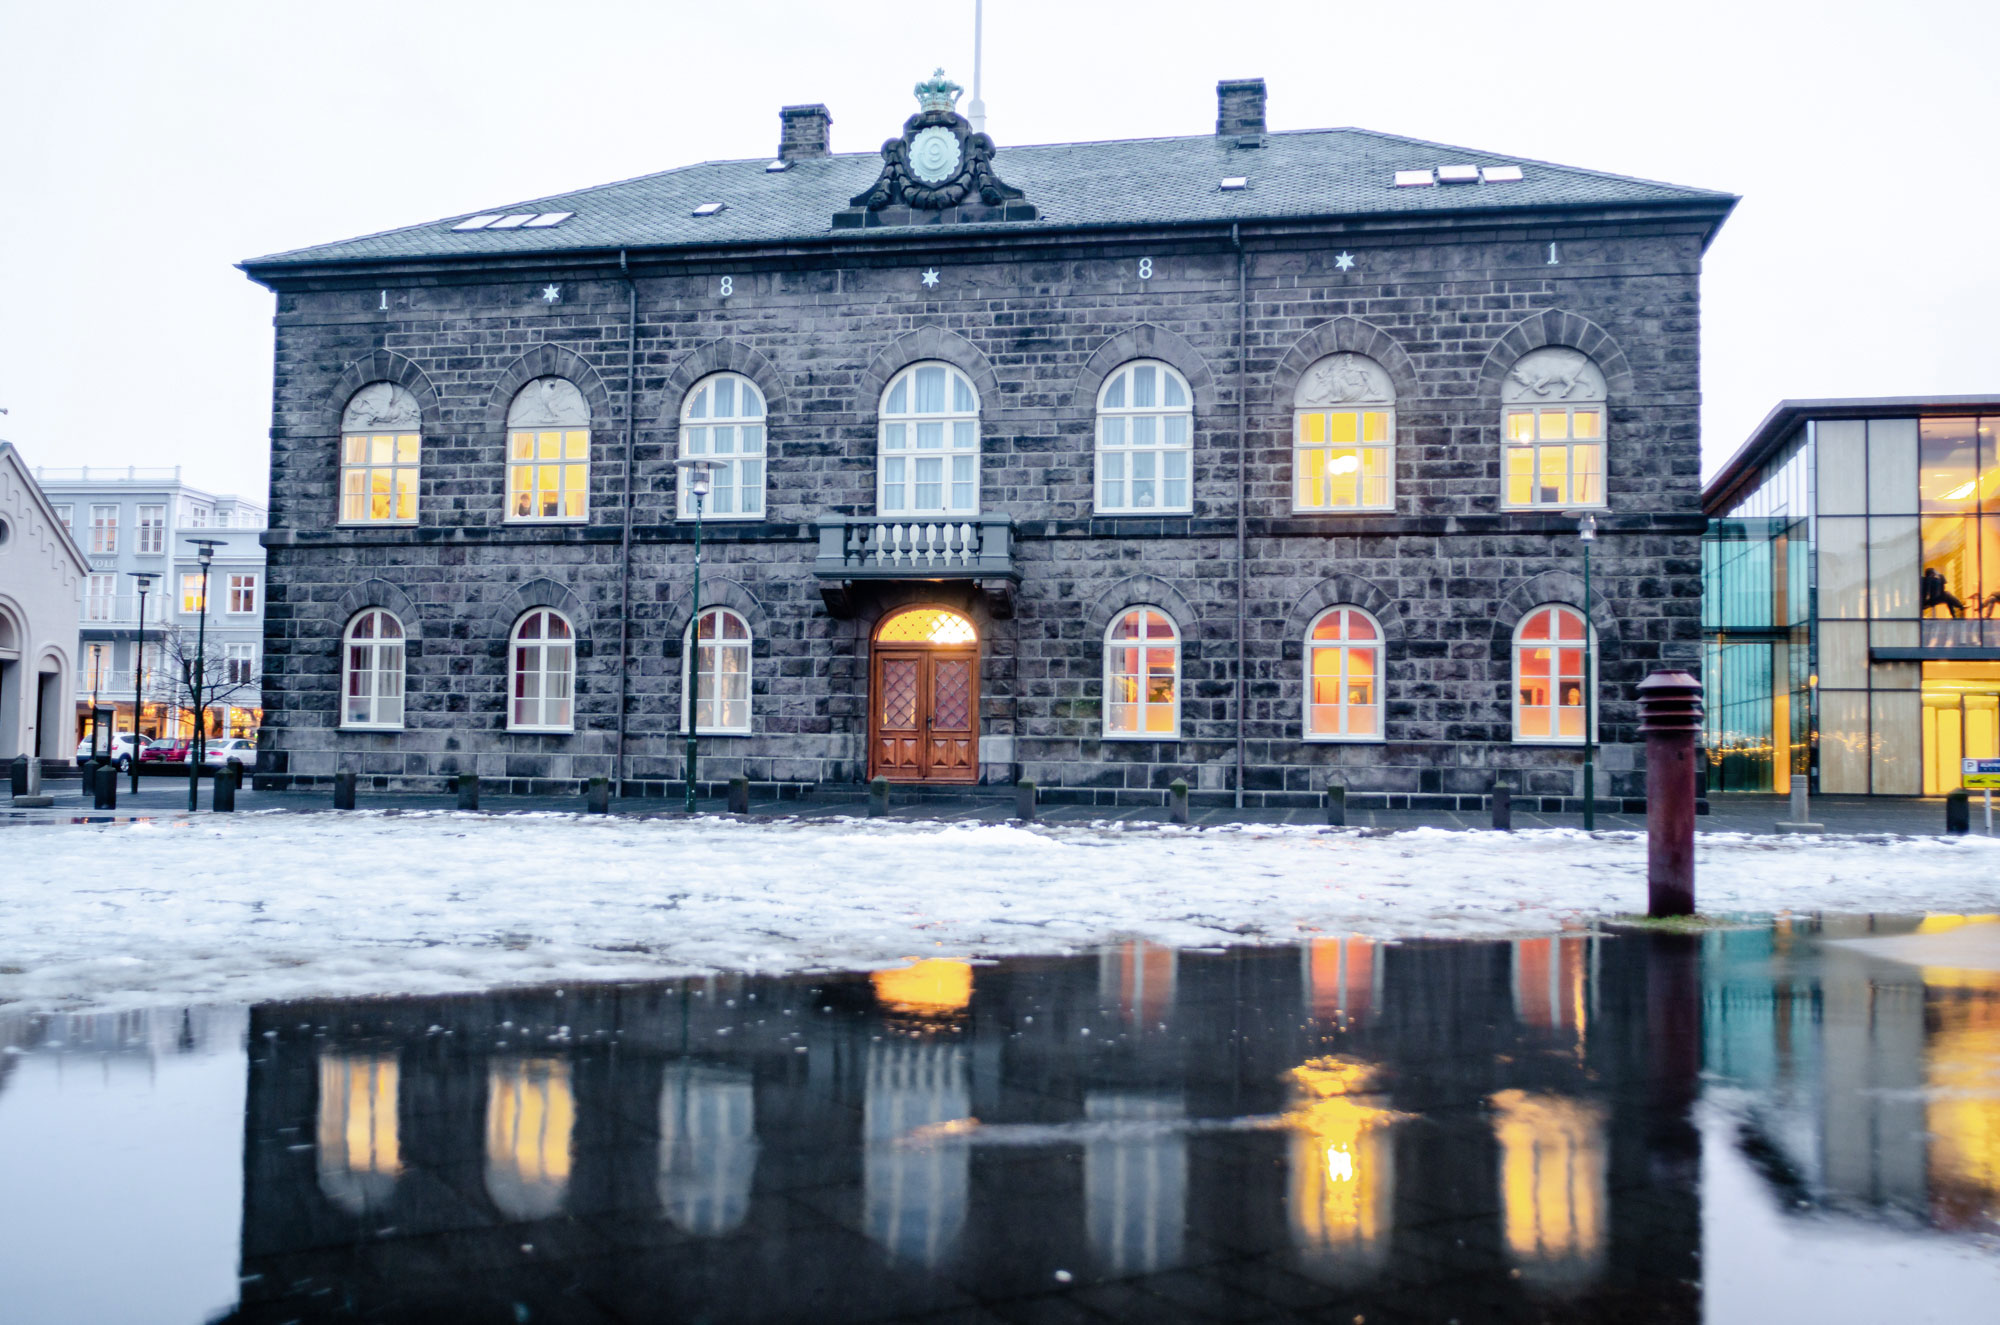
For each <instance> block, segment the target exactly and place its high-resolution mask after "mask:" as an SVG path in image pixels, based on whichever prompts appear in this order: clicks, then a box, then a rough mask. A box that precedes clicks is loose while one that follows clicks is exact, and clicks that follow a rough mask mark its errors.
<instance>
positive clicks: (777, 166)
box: [764, 161, 792, 175]
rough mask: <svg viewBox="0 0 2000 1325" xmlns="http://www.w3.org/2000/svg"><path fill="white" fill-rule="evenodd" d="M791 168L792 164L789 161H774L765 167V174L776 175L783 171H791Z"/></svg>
mask: <svg viewBox="0 0 2000 1325" xmlns="http://www.w3.org/2000/svg"><path fill="white" fill-rule="evenodd" d="M791 168H792V163H791V162H789V161H773V162H772V163H771V164H770V165H768V166H765V167H764V173H765V174H767V175H775V174H777V173H778V172H779V171H781V170H790V169H791Z"/></svg>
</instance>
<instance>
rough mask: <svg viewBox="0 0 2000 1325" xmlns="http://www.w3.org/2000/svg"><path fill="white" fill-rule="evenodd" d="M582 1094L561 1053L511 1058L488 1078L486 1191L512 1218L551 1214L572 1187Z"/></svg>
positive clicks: (533, 1217)
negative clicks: (572, 1159) (573, 1083)
mask: <svg viewBox="0 0 2000 1325" xmlns="http://www.w3.org/2000/svg"><path fill="white" fill-rule="evenodd" d="M575 1128H576V1095H575V1093H574V1091H573V1089H572V1087H571V1085H570V1072H569V1064H568V1063H566V1062H564V1061H563V1060H562V1059H560V1058H508V1059H502V1060H500V1061H498V1062H496V1063H495V1064H494V1065H493V1067H492V1069H491V1071H490V1072H489V1073H488V1074H487V1078H486V1193H487V1195H488V1196H491V1197H492V1198H493V1204H494V1205H495V1206H496V1207H498V1208H499V1210H500V1213H501V1214H503V1215H505V1216H506V1217H507V1218H509V1219H514V1220H530V1219H547V1218H548V1217H549V1216H551V1215H554V1214H556V1213H557V1212H558V1211H560V1210H561V1209H562V1206H563V1199H564V1197H565V1196H567V1195H568V1192H569V1174H570V1141H571V1136H572V1133H573V1132H574V1131H575Z"/></svg>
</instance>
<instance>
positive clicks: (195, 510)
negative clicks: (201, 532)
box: [188, 502, 208, 529]
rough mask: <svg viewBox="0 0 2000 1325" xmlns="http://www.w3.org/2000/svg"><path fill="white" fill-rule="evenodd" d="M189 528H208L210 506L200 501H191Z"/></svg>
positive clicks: (189, 505)
mask: <svg viewBox="0 0 2000 1325" xmlns="http://www.w3.org/2000/svg"><path fill="white" fill-rule="evenodd" d="M188 528H190V529H206V528H208V507H206V506H204V505H202V504H201V503H200V502H191V503H189V504H188Z"/></svg>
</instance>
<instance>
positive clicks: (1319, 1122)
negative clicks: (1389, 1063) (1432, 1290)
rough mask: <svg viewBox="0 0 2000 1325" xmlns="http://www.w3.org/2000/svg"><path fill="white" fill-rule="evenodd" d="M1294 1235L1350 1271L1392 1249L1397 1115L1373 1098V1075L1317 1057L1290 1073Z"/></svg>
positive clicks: (1360, 1066)
mask: <svg viewBox="0 0 2000 1325" xmlns="http://www.w3.org/2000/svg"><path fill="white" fill-rule="evenodd" d="M1290 1076H1291V1082H1290V1085H1291V1097H1292V1103H1291V1108H1290V1109H1289V1110H1288V1111H1287V1112H1286V1114H1285V1121H1286V1122H1287V1123H1289V1124H1290V1126H1291V1129H1292V1144H1291V1183H1290V1192H1289V1202H1290V1210H1291V1224H1292V1236H1293V1238H1294V1239H1295V1240H1296V1241H1297V1243H1298V1244H1299V1246H1300V1247H1301V1248H1303V1249H1304V1250H1305V1252H1306V1253H1307V1255H1308V1256H1311V1257H1313V1258H1315V1259H1319V1260H1324V1261H1330V1262H1333V1263H1335V1264H1337V1265H1340V1266H1344V1267H1346V1268H1349V1269H1353V1270H1365V1269H1371V1268H1374V1267H1376V1266H1379V1265H1380V1264H1381V1263H1382V1261H1383V1260H1384V1259H1385V1258H1386V1257H1387V1255H1388V1251H1389V1223H1390V1213H1391V1206H1392V1203H1393V1200H1394V1196H1395V1152H1394V1150H1393V1149H1392V1148H1391V1146H1390V1136H1389V1129H1390V1126H1391V1124H1393V1123H1394V1122H1396V1121H1397V1115H1396V1114H1395V1113H1394V1112H1393V1111H1391V1110H1390V1109H1389V1108H1387V1107H1386V1097H1385V1096H1383V1095H1380V1094H1377V1093H1374V1088H1375V1085H1376V1082H1375V1069H1374V1068H1372V1067H1370V1066H1368V1065H1367V1064H1365V1063H1358V1062H1355V1061H1353V1060H1352V1059H1345V1058H1315V1059H1312V1060H1311V1061H1309V1062H1306V1063H1303V1064H1301V1065H1300V1066H1298V1067H1295V1068H1293V1069H1292V1071H1291V1074H1290Z"/></svg>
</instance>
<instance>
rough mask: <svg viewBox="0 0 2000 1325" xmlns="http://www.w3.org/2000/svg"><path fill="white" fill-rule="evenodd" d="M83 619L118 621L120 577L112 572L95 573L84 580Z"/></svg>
mask: <svg viewBox="0 0 2000 1325" xmlns="http://www.w3.org/2000/svg"><path fill="white" fill-rule="evenodd" d="M83 619H84V620H85V621H116V620H117V619H118V576H117V574H116V573H115V572H111V571H93V572H91V574H90V575H89V576H88V577H86V578H85V580H84V592H83Z"/></svg>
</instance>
